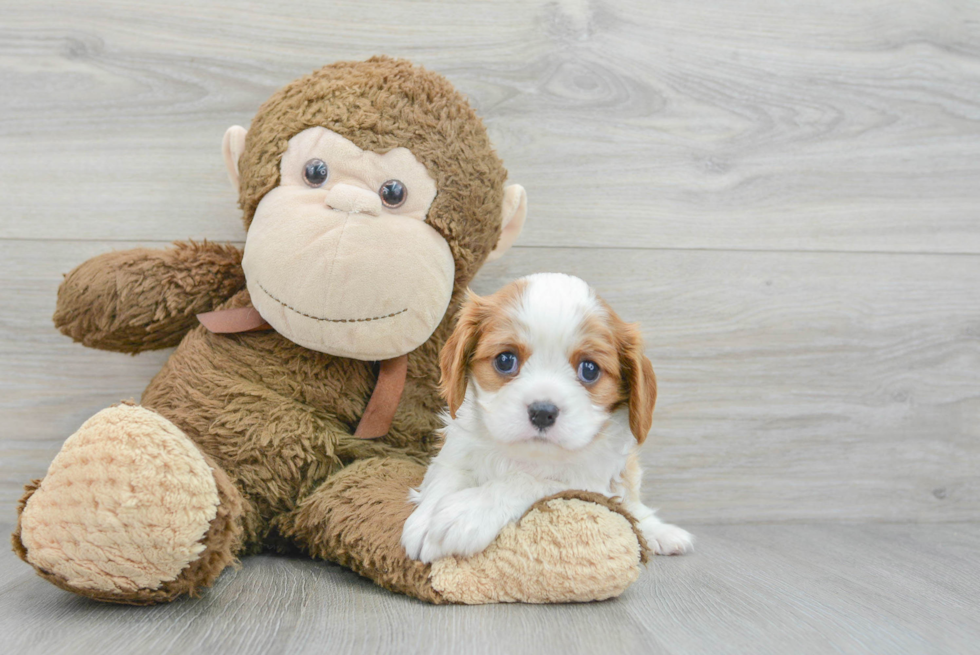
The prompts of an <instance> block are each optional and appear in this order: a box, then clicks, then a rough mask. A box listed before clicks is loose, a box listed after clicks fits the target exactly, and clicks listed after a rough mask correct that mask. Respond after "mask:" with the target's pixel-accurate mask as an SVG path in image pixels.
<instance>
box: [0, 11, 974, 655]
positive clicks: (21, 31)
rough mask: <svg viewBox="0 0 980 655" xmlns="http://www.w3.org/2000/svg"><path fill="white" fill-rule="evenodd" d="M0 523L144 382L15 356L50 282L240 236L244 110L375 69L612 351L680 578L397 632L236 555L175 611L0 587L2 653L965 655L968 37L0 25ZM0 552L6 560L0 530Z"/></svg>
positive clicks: (45, 317)
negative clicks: (417, 71)
mask: <svg viewBox="0 0 980 655" xmlns="http://www.w3.org/2000/svg"><path fill="white" fill-rule="evenodd" d="M0 16H2V18H0V90H2V92H0V203H2V208H3V209H2V211H0V300H2V303H0V523H2V522H3V521H5V520H9V519H10V518H11V517H12V512H13V506H14V503H15V502H16V499H17V498H18V496H19V495H20V488H21V485H22V484H23V482H24V481H25V480H27V479H29V478H31V477H38V476H40V475H43V473H44V471H45V469H46V467H47V465H48V463H49V462H50V460H51V458H52V457H53V456H54V454H55V453H56V452H57V450H58V448H59V447H60V445H61V443H62V441H63V440H64V439H65V438H66V437H67V436H68V435H69V434H71V433H72V432H73V431H74V430H75V429H76V428H77V427H78V426H79V425H80V424H81V423H82V422H83V421H84V420H85V419H86V418H88V417H89V416H91V415H92V414H93V413H95V412H96V411H98V410H99V409H102V408H103V407H105V406H107V405H109V404H111V403H114V402H117V401H119V400H120V399H123V398H138V397H139V395H140V392H141V391H142V389H143V387H144V386H145V385H146V383H147V382H148V381H149V379H150V378H151V377H152V376H153V374H154V373H155V372H156V371H157V370H159V368H160V366H161V364H162V362H163V361H164V359H165V358H166V356H167V354H168V353H166V352H159V353H147V354H144V355H141V356H139V357H136V358H132V357H128V356H123V355H117V354H112V353H103V352H96V351H91V350H86V349H84V348H82V347H81V346H77V345H74V344H72V343H70V342H69V341H68V340H67V339H66V338H65V337H62V336H61V335H59V334H58V333H57V332H56V331H55V330H54V328H53V327H52V326H51V321H50V317H51V313H52V311H53V309H54V298H55V290H56V289H57V285H58V282H59V281H60V279H61V275H62V274H63V273H65V272H66V271H68V270H70V269H71V268H72V267H74V266H76V265H77V264H79V263H81V262H82V261H84V260H85V259H87V258H89V257H91V256H93V255H96V254H98V253H101V252H105V251H107V250H112V249H123V248H131V247H135V246H137V245H150V246H156V247H164V246H165V245H166V244H167V243H168V242H170V241H172V240H175V239H186V238H196V239H202V238H207V239H210V240H215V241H232V242H237V243H240V242H242V241H243V239H244V232H243V230H242V227H241V223H240V220H239V215H238V212H237V210H236V208H235V199H234V197H233V195H232V193H231V190H230V189H229V186H228V182H227V179H226V175H225V172H224V169H223V167H222V162H221V156H220V143H221V135H222V134H223V132H224V130H225V128H226V127H227V126H228V125H231V124H235V123H237V124H241V125H248V123H249V121H250V120H251V117H252V114H253V112H254V111H255V110H256V108H257V107H258V106H259V104H260V103H261V102H262V101H263V100H264V99H265V98H266V97H267V96H268V95H269V94H270V93H271V92H272V91H273V90H275V89H276V88H278V87H279V86H281V85H282V84H284V83H285V82H287V81H289V80H291V79H293V78H294V77H296V76H298V75H301V74H304V73H306V72H308V71H310V70H312V69H314V68H317V67H319V66H321V65H323V64H324V63H327V62H330V61H334V60H338V59H350V58H363V57H367V56H370V55H373V54H377V53H387V54H391V55H396V56H403V57H408V58H410V59H412V60H414V61H416V62H419V63H421V64H424V65H426V66H427V67H430V68H432V69H434V70H437V71H439V72H442V73H444V74H445V75H447V76H448V77H449V78H450V79H451V80H452V81H453V82H454V83H455V84H456V85H457V86H458V87H459V88H460V89H461V90H462V91H464V92H465V93H467V94H468V95H469V96H470V98H471V99H472V101H473V103H474V105H475V106H476V107H477V108H478V110H479V112H480V113H481V115H483V116H484V117H485V121H486V123H487V126H488V128H489V130H490V133H491V136H492V138H493V140H494V143H495V144H496V146H497V149H498V151H499V152H500V154H501V157H502V158H503V159H504V161H505V163H506V165H507V167H508V169H509V171H510V176H511V179H512V180H513V181H516V182H520V183H521V184H523V185H524V186H525V187H526V188H527V190H528V194H529V199H530V215H529V220H528V225H527V229H526V231H525V233H524V234H523V235H522V237H521V239H520V240H519V241H518V246H517V247H516V248H515V249H514V250H513V251H512V252H511V253H510V254H509V255H508V256H507V257H505V258H504V259H503V260H501V261H500V262H497V263H495V264H492V265H490V266H488V267H487V268H486V269H485V270H484V271H483V272H482V273H481V275H480V277H479V278H478V279H477V280H476V282H475V283H474V287H475V288H476V290H477V291H481V292H485V291H492V290H494V289H495V288H497V287H499V286H500V285H501V284H503V283H504V282H506V281H508V280H509V279H511V278H513V277H515V276H517V275H521V274H525V273H529V272H534V271H540V270H561V271H566V272H570V273H575V274H578V275H581V276H582V277H584V278H586V279H587V280H589V281H590V282H592V283H593V284H594V285H595V286H597V288H598V289H599V290H600V292H601V293H603V294H604V295H605V296H606V297H607V299H608V300H609V301H610V302H611V303H612V304H613V305H614V306H615V307H616V308H617V309H618V310H619V311H620V312H621V313H622V314H623V315H625V316H626V317H627V318H629V319H631V320H636V321H640V322H641V323H642V325H643V329H644V333H645V334H646V336H647V339H648V354H649V355H650V357H651V359H652V360H653V362H654V365H655V367H656V368H657V371H658V375H659V378H660V383H661V396H660V401H659V404H658V410H657V413H656V415H655V420H654V431H653V433H652V435H651V439H650V441H649V442H648V446H647V447H646V448H645V452H644V459H645V464H646V469H647V477H646V483H645V484H646V490H645V494H646V496H647V500H648V501H649V502H650V503H651V504H653V505H654V506H659V507H661V508H662V512H661V513H662V515H663V516H664V517H665V518H669V519H671V520H675V521H677V522H679V523H681V524H682V525H684V527H688V528H691V529H692V531H694V532H695V533H696V534H697V536H698V537H699V542H698V551H697V553H696V554H695V555H693V556H691V557H688V558H676V559H658V560H656V561H654V562H653V563H652V564H651V565H650V566H649V567H648V569H647V571H646V572H645V573H644V575H643V577H642V578H641V580H640V581H639V582H638V583H637V584H636V585H635V586H634V587H633V588H631V589H630V590H629V591H628V593H627V594H626V595H625V596H624V597H623V598H621V599H619V600H616V601H612V602H607V603H599V604H591V605H584V606H558V607H521V606H506V607H480V608H465V607H439V608H435V607H427V606H424V605H422V604H420V603H416V602H414V601H412V600H410V599H407V598H403V597H398V596H394V595H392V594H389V593H387V592H385V591H383V590H381V589H378V588H376V587H374V586H372V585H371V584H369V583H367V582H365V581H364V580H362V579H360V578H358V577H357V576H355V575H353V574H351V573H350V572H348V571H345V570H343V569H340V568H337V567H333V566H329V565H326V564H322V563H317V562H310V561H306V560H301V559H285V558H274V557H258V558H253V559H250V560H247V561H246V562H245V563H244V566H243V568H242V569H241V570H238V571H229V572H227V573H226V574H225V575H224V576H223V577H222V578H221V580H220V581H219V583H218V585H217V587H216V588H215V589H214V590H213V591H212V592H211V593H210V594H208V595H207V596H206V597H204V598H201V599H197V600H187V601H183V602H180V603H177V604H174V605H171V606H167V607H156V608H142V609H140V608H125V607H110V606H104V605H97V604H93V603H89V602H87V601H84V600H82V599H78V598H74V597H71V596H70V595H68V594H65V593H63V592H61V591H59V590H57V589H55V588H53V587H51V586H50V585H48V584H46V583H44V582H43V581H42V580H40V579H39V578H36V577H35V576H34V575H33V574H32V573H31V571H30V569H29V568H28V567H27V566H26V565H24V564H22V563H20V562H19V561H17V560H16V559H15V558H14V556H13V555H12V554H11V553H9V552H6V553H3V554H0V651H2V652H11V653H21V652H24V653H33V652H39V653H40V652H43V653H60V652H65V653H69V652H71V653H74V652H90V651H98V652H104V653H106V654H107V655H108V654H111V653H126V652H142V653H157V652H182V653H193V652H213V651H221V652H225V651H227V652H242V653H251V652H255V653H259V652H299V653H302V652H314V651H315V652H322V651H324V650H329V651H331V652H353V653H359V652H386V651H390V652H425V653H428V652H450V651H452V652H476V653H479V652H509V653H521V652H528V653H536V654H537V653H542V654H547V653H577V652H595V651H609V652H645V653H657V652H669V653H683V652H706V653H725V652H753V653H790V652H792V653H796V652H815V653H816V652H820V653H822V652H844V653H850V652H854V653H931V652H935V653H976V652H980V625H978V618H977V616H978V612H977V611H976V610H975V607H976V606H977V605H978V604H980V602H978V601H980V598H978V596H980V593H978V589H980V564H978V562H980V532H978V531H980V527H978V526H980V475H978V472H980V183H978V180H980V3H978V2H976V1H975V0H901V1H900V0H853V1H850V2H842V1H834V0H778V1H776V0H732V1H730V2H710V1H702V0H690V1H687V2H667V1H661V0H656V1H652V0H617V1H614V0H495V2H492V3H490V2H458V1H456V0H427V1H426V2H392V1H391V0H385V1H382V0H334V1H332V2H330V3H310V2H305V3H300V2H287V1H286V0H269V1H267V2H261V3H241V2H232V1H231V0H216V1H214V2H208V3H201V2H197V1H196V0H169V1H168V2H166V3H160V2H146V1H144V0H86V1H85V2H78V1H77V0H47V1H46V2H44V3H38V2H14V1H13V0H0ZM4 530H5V531H6V530H7V528H4Z"/></svg>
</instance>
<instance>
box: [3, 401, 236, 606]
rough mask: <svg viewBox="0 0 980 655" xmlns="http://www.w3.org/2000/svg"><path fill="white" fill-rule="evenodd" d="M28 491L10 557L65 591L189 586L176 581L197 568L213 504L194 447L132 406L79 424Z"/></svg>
mask: <svg viewBox="0 0 980 655" xmlns="http://www.w3.org/2000/svg"><path fill="white" fill-rule="evenodd" d="M222 478H224V476H223V474H222ZM31 491H32V490H31V488H30V487H29V488H28V494H27V495H26V496H25V499H24V500H23V501H22V511H21V515H20V521H19V525H18V532H16V533H15V534H14V548H15V550H17V551H18V554H20V555H21V557H23V558H24V559H25V560H27V562H29V563H30V564H32V565H33V566H34V567H35V568H36V569H37V571H38V573H40V574H41V575H42V576H43V577H45V578H46V579H48V580H49V581H51V582H53V583H55V584H56V585H58V586H60V587H62V588H64V589H68V590H70V591H74V592H76V593H80V594H82V595H85V596H90V597H93V598H98V599H100V600H109V601H117V602H129V603H137V604H142V603H152V602H157V601H159V600H169V599H170V598H172V597H173V596H174V595H176V594H177V593H179V592H181V591H188V590H189V589H188V587H190V589H193V586H194V585H193V584H191V585H188V584H187V583H186V581H182V580H178V577H179V576H181V572H182V571H185V570H187V569H189V568H190V569H195V568H200V566H197V567H193V566H189V565H191V564H192V563H193V562H195V561H196V560H199V559H201V558H202V553H203V552H204V551H205V550H206V548H207V545H206V542H208V541H209V539H207V538H206V537H211V536H213V535H210V534H209V529H211V528H212V522H213V521H214V519H215V518H216V516H217V515H218V513H219V511H218V510H219V504H220V498H219V491H218V484H217V483H216V481H215V476H214V475H213V474H212V469H211V467H210V466H209V465H208V462H207V461H206V460H205V458H204V456H203V455H202V454H201V452H200V451H199V450H198V449H197V447H196V446H195V445H194V443H193V442H192V441H191V440H190V439H189V438H188V437H187V436H186V435H185V434H184V433H183V432H181V431H180V429H178V428H177V427H176V426H175V425H174V424H173V423H171V422H170V421H168V420H167V419H165V418H163V417H162V416H160V415H159V414H157V413H156V412H152V411H150V410H148V409H145V408H143V407H140V406H136V405H119V406H116V407H112V408H109V409H105V410H103V411H101V412H99V413H98V414H96V415H95V416H93V417H92V418H90V419H89V420H88V421H86V422H85V424H84V425H82V427H81V428H79V430H78V432H76V433H75V434H73V435H72V436H71V437H69V438H68V440H67V441H65V443H64V445H63V446H62V448H61V452H59V453H58V455H57V456H56V457H55V459H54V461H53V462H52V463H51V466H50V468H49V469H48V473H47V475H46V476H45V478H44V479H43V480H42V481H41V483H40V484H39V485H38V486H37V487H36V488H35V489H33V493H31ZM222 495H223V494H222ZM222 513H224V512H222ZM224 523H225V525H223V526H222V529H223V530H224V531H225V532H227V531H228V527H227V522H224ZM212 532H213V530H212ZM226 559H230V557H228V558H226ZM225 563H227V562H225ZM221 568H223V566H221ZM219 570H220V569H219ZM197 573H200V572H197ZM215 576H216V574H215Z"/></svg>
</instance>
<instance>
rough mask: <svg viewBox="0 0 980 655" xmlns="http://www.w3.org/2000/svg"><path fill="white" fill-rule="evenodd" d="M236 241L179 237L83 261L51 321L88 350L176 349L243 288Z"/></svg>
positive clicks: (65, 283) (61, 291) (65, 285)
mask: <svg viewBox="0 0 980 655" xmlns="http://www.w3.org/2000/svg"><path fill="white" fill-rule="evenodd" d="M241 263H242V252H241V250H239V249H238V248H235V247H234V246H224V245H218V244H214V243H208V242H207V241H205V242H203V243H194V242H189V243H183V242H178V243H175V244H174V245H173V247H172V248H168V249H167V250H151V249H148V248H135V249H133V250H123V251H119V252H109V253H105V254H103V255H99V256H97V257H93V258H92V259H90V260H88V261H87V262H85V263H84V264H82V265H81V266H79V267H78V268H76V269H75V270H73V271H72V272H71V273H69V274H68V275H66V276H65V279H64V281H63V282H62V283H61V287H60V288H59V289H58V306H57V309H56V310H55V313H54V324H55V326H56V327H57V328H58V329H59V330H61V332H62V333H63V334H65V335H67V336H69V337H71V338H72V339H74V340H75V341H78V342H81V343H83V344H84V345H86V346H89V347H90V348H100V349H102V350H114V351H118V352H125V353H134V354H135V353H138V352H141V351H144V350H155V349H158V348H167V347H170V346H175V345H177V343H179V342H180V340H181V338H183V336H184V335H185V334H186V333H187V332H188V331H190V330H191V328H193V327H194V326H195V325H197V318H196V315H197V314H199V313H201V312H207V311H210V310H212V309H213V308H214V307H215V306H217V305H218V304H219V303H221V302H222V301H224V300H227V299H228V298H230V297H231V296H233V295H234V294H235V293H236V292H237V291H238V290H239V289H241V288H243V287H244V286H245V274H244V272H243V271H242V266H241Z"/></svg>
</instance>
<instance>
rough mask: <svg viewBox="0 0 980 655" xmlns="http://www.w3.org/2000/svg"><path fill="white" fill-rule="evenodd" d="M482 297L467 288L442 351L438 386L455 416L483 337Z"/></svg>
mask: <svg viewBox="0 0 980 655" xmlns="http://www.w3.org/2000/svg"><path fill="white" fill-rule="evenodd" d="M482 301H483V299H482V298H480V296H478V295H476V294H475V293H473V292H472V291H470V290H468V289H467V291H466V300H465V301H464V302H463V306H462V307H461V308H460V310H459V316H458V317H457V318H456V328H455V329H454V330H453V333H452V334H451V335H450V336H449V340H448V341H446V345H445V346H443V348H442V352H441V353H440V354H439V368H440V369H441V372H442V379H441V380H440V382H439V390H440V391H441V392H442V397H443V398H445V399H446V403H447V404H448V405H449V415H450V416H452V417H453V418H456V410H458V409H459V406H460V405H462V404H463V398H464V397H465V396H466V382H467V372H468V370H469V366H470V358H471V357H472V356H473V351H474V350H475V349H476V345H477V343H478V342H479V340H480V326H481V324H482V323H483V303H482Z"/></svg>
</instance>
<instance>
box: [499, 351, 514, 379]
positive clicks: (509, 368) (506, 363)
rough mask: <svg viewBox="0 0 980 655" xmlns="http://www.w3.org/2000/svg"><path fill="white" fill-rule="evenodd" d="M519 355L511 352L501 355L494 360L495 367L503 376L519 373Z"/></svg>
mask: <svg viewBox="0 0 980 655" xmlns="http://www.w3.org/2000/svg"><path fill="white" fill-rule="evenodd" d="M517 364H518V361H517V355H515V354H514V353H511V352H507V353H500V354H499V355H497V356H496V357H494V358H493V367H494V368H495V369H496V370H497V373H500V374H501V375H513V374H514V373H517Z"/></svg>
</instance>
